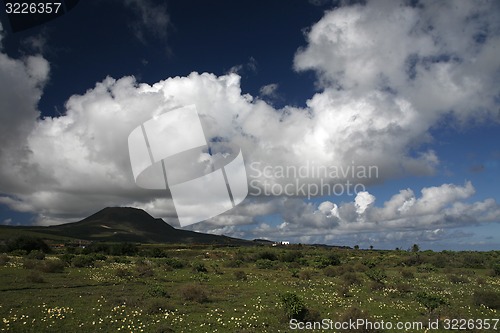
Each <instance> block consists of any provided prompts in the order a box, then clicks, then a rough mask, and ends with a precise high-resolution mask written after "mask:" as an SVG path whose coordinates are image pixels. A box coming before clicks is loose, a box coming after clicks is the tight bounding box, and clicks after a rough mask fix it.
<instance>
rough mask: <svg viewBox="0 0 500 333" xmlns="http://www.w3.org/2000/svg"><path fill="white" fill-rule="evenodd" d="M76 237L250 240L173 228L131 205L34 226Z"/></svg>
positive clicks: (154, 240)
mask: <svg viewBox="0 0 500 333" xmlns="http://www.w3.org/2000/svg"><path fill="white" fill-rule="evenodd" d="M38 230H39V231H41V232H46V233H50V234H52V235H60V236H65V237H71V238H76V239H84V240H91V241H107V242H123V241H126V242H138V243H189V244H192V243H201V244H233V245H235V244H239V245H249V244H251V243H252V242H250V241H246V240H242V239H236V238H230V237H226V236H218V235H210V234H203V233H198V232H194V231H188V230H182V229H175V228H174V227H172V226H171V225H169V224H167V223H166V222H165V221H163V220H162V219H157V218H154V217H152V216H151V215H149V214H148V213H147V212H145V211H144V210H142V209H137V208H132V207H108V208H104V209H102V210H100V211H98V212H97V213H95V214H93V215H91V216H89V217H87V218H85V219H83V220H81V221H79V222H74V223H67V224H61V225H57V226H51V227H45V228H43V229H41V228H38V229H37V231H38Z"/></svg>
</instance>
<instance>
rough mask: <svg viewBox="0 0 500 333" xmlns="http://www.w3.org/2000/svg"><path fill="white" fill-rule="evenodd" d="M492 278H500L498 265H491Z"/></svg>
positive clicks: (499, 266) (499, 265)
mask: <svg viewBox="0 0 500 333" xmlns="http://www.w3.org/2000/svg"><path fill="white" fill-rule="evenodd" d="M493 276H500V264H495V265H493Z"/></svg>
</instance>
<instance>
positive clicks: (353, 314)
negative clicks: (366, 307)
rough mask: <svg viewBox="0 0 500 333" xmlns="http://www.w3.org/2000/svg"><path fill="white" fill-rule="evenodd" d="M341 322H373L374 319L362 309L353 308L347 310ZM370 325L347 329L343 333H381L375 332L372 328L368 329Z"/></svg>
mask: <svg viewBox="0 0 500 333" xmlns="http://www.w3.org/2000/svg"><path fill="white" fill-rule="evenodd" d="M339 321H341V322H358V321H363V322H365V323H366V322H373V319H372V318H371V317H370V316H369V315H368V313H366V312H364V311H362V310H361V309H359V308H357V307H351V308H349V309H347V310H346V311H345V312H344V313H343V314H342V316H341V317H340V320H339ZM366 326H368V325H365V326H363V327H359V326H356V329H354V328H353V329H347V330H343V331H342V332H356V333H377V332H379V331H378V330H375V329H373V328H371V327H366Z"/></svg>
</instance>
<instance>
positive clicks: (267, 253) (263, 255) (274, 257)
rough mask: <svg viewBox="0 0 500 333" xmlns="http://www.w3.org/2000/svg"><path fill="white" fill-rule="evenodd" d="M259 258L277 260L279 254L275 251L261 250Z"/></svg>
mask: <svg viewBox="0 0 500 333" xmlns="http://www.w3.org/2000/svg"><path fill="white" fill-rule="evenodd" d="M257 259H263V260H271V261H275V260H278V256H277V255H276V253H274V252H271V251H263V252H260V253H258V254H257Z"/></svg>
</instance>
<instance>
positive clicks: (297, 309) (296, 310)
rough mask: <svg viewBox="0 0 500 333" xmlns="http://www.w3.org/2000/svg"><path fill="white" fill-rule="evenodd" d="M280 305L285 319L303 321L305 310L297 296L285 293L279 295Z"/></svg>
mask: <svg viewBox="0 0 500 333" xmlns="http://www.w3.org/2000/svg"><path fill="white" fill-rule="evenodd" d="M281 303H282V305H283V310H284V312H285V316H286V318H287V319H297V320H303V319H304V318H305V316H306V314H307V308H306V306H305V305H304V302H303V301H302V299H300V297H299V296H297V294H295V293H290V292H287V293H285V294H283V295H281Z"/></svg>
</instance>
